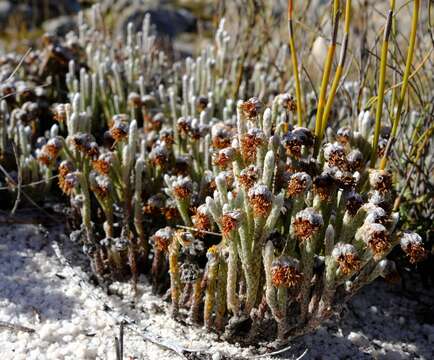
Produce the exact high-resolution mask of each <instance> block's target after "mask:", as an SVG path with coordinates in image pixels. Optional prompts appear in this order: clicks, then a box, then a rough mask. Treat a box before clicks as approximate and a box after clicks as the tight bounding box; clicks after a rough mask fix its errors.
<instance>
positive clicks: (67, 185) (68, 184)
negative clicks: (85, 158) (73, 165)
mask: <svg viewBox="0 0 434 360" xmlns="http://www.w3.org/2000/svg"><path fill="white" fill-rule="evenodd" d="M79 176H80V174H79V173H77V172H71V173H68V174H66V176H65V177H64V179H63V181H62V184H61V190H62V191H63V192H64V193H65V194H66V195H71V194H72V192H73V191H74V189H76V188H77V186H78V184H79V183H80V179H79Z"/></svg>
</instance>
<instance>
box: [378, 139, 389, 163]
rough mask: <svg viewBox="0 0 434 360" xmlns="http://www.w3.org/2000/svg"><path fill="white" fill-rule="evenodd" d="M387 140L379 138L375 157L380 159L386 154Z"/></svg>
mask: <svg viewBox="0 0 434 360" xmlns="http://www.w3.org/2000/svg"><path fill="white" fill-rule="evenodd" d="M388 142H389V140H387V139H385V138H382V137H380V138H379V139H378V144H377V157H378V158H382V157H383V156H384V154H385V152H386V147H387V143H388Z"/></svg>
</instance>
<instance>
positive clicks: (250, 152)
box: [241, 128, 265, 163]
mask: <svg viewBox="0 0 434 360" xmlns="http://www.w3.org/2000/svg"><path fill="white" fill-rule="evenodd" d="M264 143H265V134H264V133H263V132H262V130H261V129H258V128H252V129H250V130H249V131H248V132H247V133H246V134H244V135H243V137H242V139H241V154H242V156H243V158H244V160H245V161H248V162H250V163H252V162H255V161H256V150H257V148H258V147H259V146H262V145H263V144H264Z"/></svg>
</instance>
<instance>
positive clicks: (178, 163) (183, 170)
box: [173, 155, 191, 176]
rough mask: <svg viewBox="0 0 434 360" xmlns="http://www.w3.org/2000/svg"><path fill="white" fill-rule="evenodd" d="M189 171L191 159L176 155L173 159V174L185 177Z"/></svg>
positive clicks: (186, 156)
mask: <svg viewBox="0 0 434 360" xmlns="http://www.w3.org/2000/svg"><path fill="white" fill-rule="evenodd" d="M190 169H191V157H190V156H188V155H178V156H177V157H176V158H175V167H174V169H173V170H174V172H175V174H176V175H183V176H187V175H188V174H189V172H190Z"/></svg>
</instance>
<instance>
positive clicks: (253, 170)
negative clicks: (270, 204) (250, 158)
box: [238, 165, 259, 190]
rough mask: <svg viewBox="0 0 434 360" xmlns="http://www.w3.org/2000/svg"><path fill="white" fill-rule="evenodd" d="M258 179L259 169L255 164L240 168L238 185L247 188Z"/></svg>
mask: <svg viewBox="0 0 434 360" xmlns="http://www.w3.org/2000/svg"><path fill="white" fill-rule="evenodd" d="M258 179H259V171H258V169H257V167H256V166H255V165H249V166H248V167H247V168H245V169H243V170H241V172H240V175H239V176H238V182H239V183H240V185H241V186H242V187H243V188H244V189H246V190H248V189H250V188H251V187H252V186H253V185H254V184H255V182H256V181H257V180H258Z"/></svg>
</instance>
